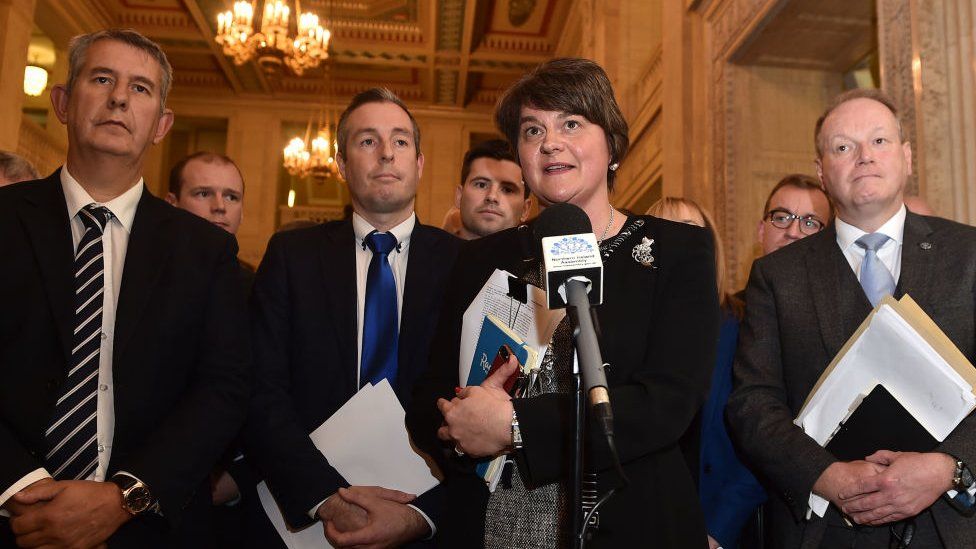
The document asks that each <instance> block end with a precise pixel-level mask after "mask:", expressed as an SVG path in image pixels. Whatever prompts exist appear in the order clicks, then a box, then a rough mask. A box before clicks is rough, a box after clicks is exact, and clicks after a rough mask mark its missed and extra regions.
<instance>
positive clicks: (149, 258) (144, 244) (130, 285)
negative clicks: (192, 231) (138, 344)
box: [112, 187, 174, 369]
mask: <svg viewBox="0 0 976 549" xmlns="http://www.w3.org/2000/svg"><path fill="white" fill-rule="evenodd" d="M173 213H174V211H173V209H172V208H171V207H170V206H168V205H166V203H164V202H163V201H162V200H159V199H158V198H156V197H155V196H153V195H152V193H150V192H149V189H147V188H145V187H143V189H142V198H140V199H139V206H138V207H137V209H136V216H135V220H134V221H133V223H132V234H130V235H129V245H128V247H127V248H126V252H125V265H124V267H123V268H122V285H121V288H119V302H118V304H117V305H116V307H115V349H114V351H113V356H112V364H113V368H115V369H118V367H119V364H121V360H120V357H122V356H124V354H123V353H124V352H125V348H126V346H127V344H128V343H129V341H130V340H131V339H132V335H133V334H134V333H135V329H136V327H137V326H138V323H139V319H140V318H141V317H142V315H143V312H144V311H145V308H146V303H148V302H149V298H150V297H151V296H152V292H153V290H154V289H155V288H156V283H157V282H158V280H159V276H160V274H161V273H162V272H163V270H164V269H163V267H164V266H165V265H166V263H167V262H168V261H169V257H170V254H172V252H173V250H172V239H171V238H170V232H169V231H170V229H169V228H168V227H166V225H167V224H168V223H169V220H170V218H171V217H172V216H173Z"/></svg>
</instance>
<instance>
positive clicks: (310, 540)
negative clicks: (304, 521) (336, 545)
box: [257, 481, 332, 549]
mask: <svg viewBox="0 0 976 549" xmlns="http://www.w3.org/2000/svg"><path fill="white" fill-rule="evenodd" d="M257 488H258V499H260V500H261V506H262V507H264V512H265V514H266V515H268V518H269V519H271V524H272V525H273V526H274V529H275V530H276V531H277V532H278V535H279V536H281V540H282V541H284V542H285V546H286V547H287V548H288V549H332V546H331V545H329V540H327V539H326V537H325V530H323V529H322V523H321V522H317V521H316V522H315V523H314V524H312V525H311V526H309V527H307V528H304V529H302V530H299V531H297V532H292V531H291V530H289V529H288V526H286V525H285V518H284V517H283V516H282V515H281V510H280V509H279V508H278V502H276V501H275V499H274V496H272V495H271V491H270V490H268V484H267V483H266V482H264V481H262V482H261V484H258V487H257Z"/></svg>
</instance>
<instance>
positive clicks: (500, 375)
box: [437, 354, 518, 457]
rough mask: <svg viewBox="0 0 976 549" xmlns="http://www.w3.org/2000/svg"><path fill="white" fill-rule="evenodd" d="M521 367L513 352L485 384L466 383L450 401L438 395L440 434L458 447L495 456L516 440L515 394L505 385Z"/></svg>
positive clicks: (481, 455) (476, 455)
mask: <svg viewBox="0 0 976 549" xmlns="http://www.w3.org/2000/svg"><path fill="white" fill-rule="evenodd" d="M517 368H518V360H517V359H516V358H515V355H514V354H513V355H511V356H510V357H509V359H508V362H507V363H505V364H504V365H503V366H502V367H500V368H498V369H497V370H495V372H494V373H492V374H491V375H490V376H488V378H487V379H485V380H484V381H482V382H481V385H478V386H475V387H465V388H464V389H462V390H461V391H460V392H459V393H458V395H457V397H456V398H454V399H452V400H451V401H450V402H448V401H447V400H445V399H443V398H441V399H438V400H437V408H438V409H439V410H440V411H441V414H442V415H443V416H444V425H443V426H441V428H440V429H438V430H437V436H438V437H439V438H440V439H441V440H444V441H448V442H454V444H455V446H456V447H457V449H458V450H460V451H463V452H465V453H467V454H469V455H471V456H472V457H483V456H494V455H497V454H500V453H502V452H503V451H504V450H505V449H506V448H508V447H509V445H511V443H512V397H510V396H509V395H508V393H506V392H505V389H504V385H505V381H506V380H507V379H508V378H509V377H511V375H512V374H513V373H515V370H516V369H517Z"/></svg>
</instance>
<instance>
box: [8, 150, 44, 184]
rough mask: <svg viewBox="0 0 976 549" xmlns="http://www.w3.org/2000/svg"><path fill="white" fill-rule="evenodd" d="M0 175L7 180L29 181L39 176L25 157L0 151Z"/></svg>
mask: <svg viewBox="0 0 976 549" xmlns="http://www.w3.org/2000/svg"><path fill="white" fill-rule="evenodd" d="M0 175H3V176H4V177H5V178H6V179H7V180H9V181H14V182H16V181H29V180H31V179H37V178H38V177H39V176H38V174H37V170H36V169H34V166H33V165H32V164H31V163H30V162H28V161H27V159H26V158H24V157H22V156H20V155H17V154H14V153H12V152H7V151H0Z"/></svg>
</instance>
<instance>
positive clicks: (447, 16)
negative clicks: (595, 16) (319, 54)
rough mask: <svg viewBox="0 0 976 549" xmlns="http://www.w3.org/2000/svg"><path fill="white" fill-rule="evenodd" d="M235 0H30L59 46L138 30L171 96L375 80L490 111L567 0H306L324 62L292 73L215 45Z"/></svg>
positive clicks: (350, 87) (285, 90) (279, 94)
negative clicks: (322, 36) (325, 41)
mask: <svg viewBox="0 0 976 549" xmlns="http://www.w3.org/2000/svg"><path fill="white" fill-rule="evenodd" d="M232 3H233V2H232V0H87V1H85V0H67V1H64V0H39V1H38V7H37V21H38V24H39V26H40V27H41V28H42V29H43V30H44V31H45V32H46V33H48V34H49V35H52V38H54V40H55V43H58V44H65V43H66V42H67V39H68V38H69V37H70V35H71V34H74V33H77V32H84V31H86V30H89V29H91V28H100V27H106V26H122V27H132V28H135V29H136V30H138V31H140V32H142V33H144V34H146V35H147V36H149V37H150V38H152V39H154V40H156V41H157V42H159V43H160V44H161V45H162V46H163V47H164V49H165V50H166V52H167V54H168V56H169V58H170V61H171V62H172V64H173V67H174V70H175V73H176V77H175V85H174V90H173V93H174V95H176V96H184V97H186V96H191V97H192V96H193V95H198V94H207V95H208V96H214V95H217V96H219V95H224V94H226V95H228V96H232V95H236V96H245V97H273V98H280V99H289V100H318V99H320V98H322V97H323V96H324V94H325V93H326V92H327V91H329V89H330V88H329V86H330V85H331V86H332V88H331V89H332V90H334V93H335V95H336V96H337V98H339V99H340V100H341V99H343V98H345V97H348V96H350V95H352V94H354V93H356V92H358V91H361V90H363V89H366V88H368V87H371V86H375V85H384V86H387V87H389V88H391V89H393V90H394V91H395V92H397V93H398V94H399V95H400V96H401V97H402V98H404V100H406V101H409V102H411V103H413V104H424V105H429V106H443V107H455V108H457V107H462V108H464V107H469V108H474V109H480V108H485V109H487V108H490V107H491V106H492V105H493V104H494V102H495V100H496V98H497V97H498V94H499V93H500V91H501V90H503V89H504V88H505V87H507V85H508V84H510V83H511V82H512V81H513V80H514V79H515V78H517V77H518V76H519V75H521V74H522V73H524V72H525V71H526V70H528V69H530V68H532V67H534V66H535V65H536V64H538V63H540V62H542V61H544V60H546V59H548V58H550V57H552V56H553V53H554V52H555V51H556V47H557V45H558V42H559V40H560V36H561V30H562V27H563V23H564V21H565V19H566V14H567V10H568V7H569V4H570V3H571V0H304V1H302V2H301V4H302V9H303V10H310V11H314V12H316V13H318V14H319V16H320V18H323V19H324V20H325V21H326V26H327V27H328V28H329V29H330V30H331V31H332V43H331V45H330V55H331V57H330V60H329V61H328V62H327V63H326V66H325V67H320V68H318V69H315V70H312V71H310V72H307V73H306V74H305V76H303V77H301V78H298V77H294V76H291V75H287V74H284V75H271V76H269V75H265V74H263V73H262V72H261V70H260V68H259V67H258V65H257V64H256V62H250V63H248V64H245V65H243V66H239V67H238V66H235V65H234V63H233V62H232V60H231V59H229V58H227V57H225V56H224V55H223V54H222V53H221V52H220V46H218V45H217V44H216V43H214V40H213V37H214V33H215V30H216V19H217V13H219V12H222V11H226V10H228V9H230V7H231V4H232ZM289 3H290V4H291V5H292V6H294V3H293V2H289ZM293 13H294V9H293ZM66 21H67V22H69V24H66V23H65V22H66ZM58 34H61V35H63V36H58ZM330 78H331V79H332V83H331V84H329V79H330Z"/></svg>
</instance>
